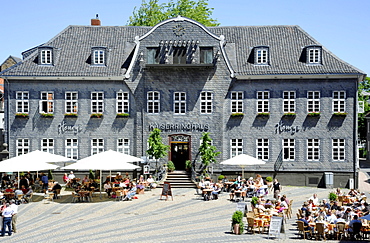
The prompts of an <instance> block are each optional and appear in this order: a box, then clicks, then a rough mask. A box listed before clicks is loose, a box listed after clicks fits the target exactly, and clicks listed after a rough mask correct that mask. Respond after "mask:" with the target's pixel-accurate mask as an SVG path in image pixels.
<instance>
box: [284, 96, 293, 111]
mask: <svg viewBox="0 0 370 243" xmlns="http://www.w3.org/2000/svg"><path fill="white" fill-rule="evenodd" d="M283 111H284V113H288V112H292V113H294V112H295V91H284V92H283Z"/></svg>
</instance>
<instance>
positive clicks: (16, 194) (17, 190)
mask: <svg viewBox="0 0 370 243" xmlns="http://www.w3.org/2000/svg"><path fill="white" fill-rule="evenodd" d="M14 194H15V198H18V195H23V192H22V190H21V189H19V188H17V189H16V190H15V191H14Z"/></svg>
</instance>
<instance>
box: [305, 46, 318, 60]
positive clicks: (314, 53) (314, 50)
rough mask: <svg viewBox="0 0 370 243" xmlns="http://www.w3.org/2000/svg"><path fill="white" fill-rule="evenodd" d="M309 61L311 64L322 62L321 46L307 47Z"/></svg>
mask: <svg viewBox="0 0 370 243" xmlns="http://www.w3.org/2000/svg"><path fill="white" fill-rule="evenodd" d="M307 63H309V64H320V63H321V47H310V48H308V49H307Z"/></svg>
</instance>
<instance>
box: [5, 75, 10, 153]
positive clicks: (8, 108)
mask: <svg viewBox="0 0 370 243" xmlns="http://www.w3.org/2000/svg"><path fill="white" fill-rule="evenodd" d="M4 80H5V81H6V84H7V88H6V89H5V92H6V97H7V98H6V99H7V101H6V143H7V144H8V151H9V155H8V158H10V144H9V141H10V118H9V117H10V116H9V110H10V84H9V80H8V79H7V78H6V77H5V78H4Z"/></svg>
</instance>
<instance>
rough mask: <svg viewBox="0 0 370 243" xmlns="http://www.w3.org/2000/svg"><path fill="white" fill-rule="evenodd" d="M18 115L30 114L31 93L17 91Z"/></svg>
mask: <svg viewBox="0 0 370 243" xmlns="http://www.w3.org/2000/svg"><path fill="white" fill-rule="evenodd" d="M16 100H17V113H27V114H28V112H29V93H28V91H17V93H16Z"/></svg>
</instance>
